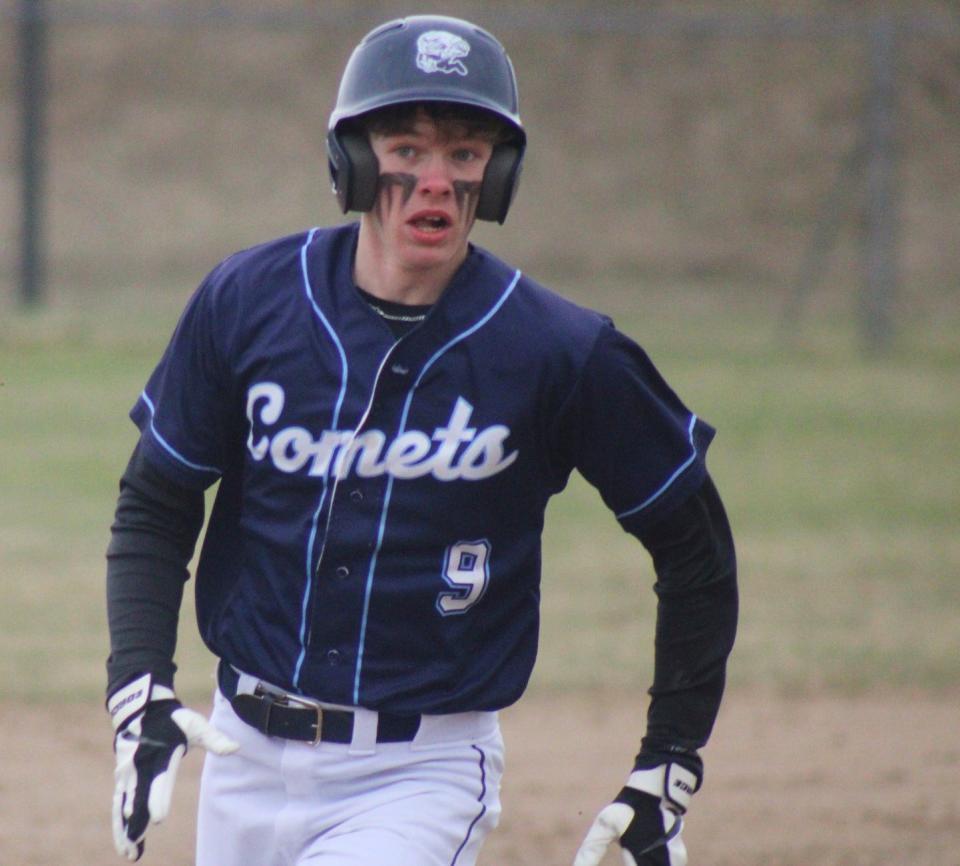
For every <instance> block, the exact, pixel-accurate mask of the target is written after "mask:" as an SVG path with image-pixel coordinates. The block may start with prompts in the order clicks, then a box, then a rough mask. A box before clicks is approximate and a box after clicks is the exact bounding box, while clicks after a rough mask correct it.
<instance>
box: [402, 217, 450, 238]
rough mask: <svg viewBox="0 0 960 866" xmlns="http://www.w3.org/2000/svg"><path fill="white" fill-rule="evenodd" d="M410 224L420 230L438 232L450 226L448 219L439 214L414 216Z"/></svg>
mask: <svg viewBox="0 0 960 866" xmlns="http://www.w3.org/2000/svg"><path fill="white" fill-rule="evenodd" d="M410 224H411V225H412V226H413V227H414V228H415V229H417V231H421V232H428V233H429V232H439V231H443V230H444V229H445V228H449V227H450V219H449V218H448V217H446V216H442V215H440V214H437V215H430V216H420V217H415V218H414V219H412V220H410Z"/></svg>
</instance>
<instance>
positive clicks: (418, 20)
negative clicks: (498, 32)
mask: <svg viewBox="0 0 960 866" xmlns="http://www.w3.org/2000/svg"><path fill="white" fill-rule="evenodd" d="M416 102H444V103H453V104H457V105H464V106H469V107H472V108H477V109H481V110H482V111H485V112H488V113H490V114H492V115H494V116H495V117H497V118H499V119H500V120H501V121H502V122H503V123H504V124H505V125H506V127H507V129H508V130H509V131H510V133H511V134H510V136H509V138H508V140H507V141H506V142H503V143H500V144H497V145H496V146H495V147H494V150H493V155H492V156H491V158H490V162H489V163H488V164H487V167H486V170H485V172H484V176H483V184H482V186H481V189H480V200H479V202H478V204H477V217H478V219H483V220H495V221H497V222H499V223H502V222H503V221H504V219H506V216H507V211H508V210H509V209H510V203H511V202H512V201H513V196H514V193H515V192H516V188H517V183H518V181H519V179H520V168H521V165H522V163H523V153H524V150H525V148H526V133H525V132H524V131H523V125H522V124H521V122H520V114H519V110H518V101H517V79H516V76H515V74H514V71H513V64H512V63H511V62H510V58H509V57H508V56H507V52H506V51H505V50H504V48H503V46H502V45H501V44H500V43H499V42H498V41H497V39H496V38H495V37H494V36H492V35H491V34H490V33H488V32H487V31H486V30H483V29H481V28H480V27H477V26H476V25H474V24H470V23H469V22H467V21H462V20H460V19H458V18H448V17H445V16H441V15H415V16H411V17H408V18H401V19H398V20H396V21H390V22H389V23H387V24H383V25H381V26H380V27H377V28H376V29H375V30H373V31H371V32H370V33H368V34H367V35H366V36H365V37H364V38H363V41H362V42H361V43H360V44H359V45H358V46H357V47H356V49H354V52H353V54H352V55H351V56H350V59H349V61H347V66H346V68H345V69H344V72H343V78H342V79H341V81H340V91H339V93H338V94H337V104H336V106H335V107H334V109H333V112H332V113H331V115H330V123H329V126H328V131H327V155H328V157H329V161H330V176H331V179H332V180H333V189H334V192H335V193H336V194H337V200H338V201H339V202H340V207H341V208H342V209H343V211H344V213H346V212H347V211H348V210H358V211H366V210H370V209H371V208H372V207H373V205H374V201H375V200H376V194H377V180H378V177H379V171H380V169H379V165H378V163H377V158H376V156H375V155H374V153H373V149H372V148H371V147H370V142H369V140H368V139H367V136H366V135H365V134H364V133H363V132H362V131H360V130H359V129H358V128H357V127H356V125H355V124H352V123H351V121H353V120H355V119H356V118H358V117H360V116H361V115H364V114H367V113H368V112H371V111H376V110H377V109H380V108H386V107H388V106H394V105H402V104H405V103H416Z"/></svg>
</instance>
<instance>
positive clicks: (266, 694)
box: [217, 661, 420, 744]
mask: <svg viewBox="0 0 960 866" xmlns="http://www.w3.org/2000/svg"><path fill="white" fill-rule="evenodd" d="M239 682H240V675H239V674H238V673H237V671H236V670H235V669H234V668H233V667H232V666H231V665H229V664H227V663H226V662H224V661H221V662H220V664H219V665H218V667H217V683H218V685H219V686H220V691H221V692H222V693H223V696H224V697H225V698H227V699H228V700H229V701H230V705H231V706H232V707H233V710H234V712H235V713H236V714H237V715H238V716H239V717H240V718H241V719H242V720H243V721H245V722H246V723H247V724H248V725H250V726H251V727H252V728H256V729H257V730H258V731H260V733H261V734H266V735H267V736H268V737H281V738H283V739H285V740H300V741H302V742H306V743H314V744H316V743H349V742H351V741H352V740H353V713H352V712H350V711H349V710H328V709H324V708H323V707H318V706H316V704H314V703H312V702H310V701H309V700H307V699H303V698H299V697H298V696H297V695H291V694H287V693H280V694H277V693H276V692H271V691H269V690H267V689H265V688H264V687H263V686H262V685H258V686H257V689H256V691H255V692H254V693H253V694H248V693H244V692H241V693H239V694H238V693H237V686H238V684H239ZM377 717H378V718H377V742H378V743H409V742H410V741H411V740H412V739H413V738H414V737H415V736H416V734H417V731H418V730H419V728H420V716H397V715H393V714H392V713H378V714H377Z"/></svg>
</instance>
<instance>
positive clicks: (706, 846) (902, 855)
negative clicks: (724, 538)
mask: <svg viewBox="0 0 960 866" xmlns="http://www.w3.org/2000/svg"><path fill="white" fill-rule="evenodd" d="M636 714H637V707H636V706H629V705H627V704H625V703H624V702H623V701H622V700H621V699H620V696H618V695H615V694H611V693H597V694H592V695H550V694H534V695H528V696H527V697H525V698H524V699H523V700H522V701H521V702H520V703H519V704H518V705H517V706H516V707H514V708H512V709H510V710H509V711H507V712H505V713H504V714H503V727H504V734H505V738H506V742H507V773H506V777H505V782H504V788H503V792H502V797H503V805H504V815H503V819H502V821H501V824H500V827H499V828H498V830H497V831H496V832H495V833H494V834H493V836H492V837H491V838H490V840H489V842H488V843H487V846H486V848H485V851H484V854H483V857H482V859H481V863H482V866H549V864H557V866H561V864H569V863H570V862H571V860H572V857H573V853H574V851H575V849H576V846H577V844H578V841H579V838H580V836H581V835H582V833H583V832H584V831H585V829H586V828H587V826H588V825H589V823H590V821H591V820H592V817H593V815H594V813H595V812H596V810H597V809H599V808H600V807H601V806H603V805H604V804H605V803H606V801H607V800H608V799H609V798H610V797H611V796H612V795H613V794H614V793H615V792H616V790H618V789H619V786H620V785H621V783H622V781H623V779H624V777H625V774H626V772H627V770H628V768H629V767H628V765H629V763H630V758H631V756H632V754H633V751H634V750H635V746H636V740H637V734H636V731H637V730H638V728H639V723H638V719H637V718H636ZM0 733H2V736H0V864H2V866H53V864H57V866H93V864H111V863H119V862H123V861H121V860H119V858H117V857H116V855H115V854H114V853H113V849H112V846H111V842H110V827H109V808H110V797H111V788H112V781H111V776H112V769H113V768H112V757H111V754H110V747H109V742H110V734H109V725H108V723H107V720H106V718H105V715H104V714H103V711H102V710H101V708H100V707H98V706H89V705H70V706H60V707H54V706H48V705H15V704H12V703H3V702H0ZM958 733H960V696H958V695H956V694H951V695H938V696H930V695H911V694H903V693H895V694H890V695H883V696H880V695H871V696H864V697H857V698H839V697H824V696H814V697H802V698H800V697H796V698H789V699H784V698H779V697H772V696H770V695H764V696H761V695H755V694H736V693H734V694H730V695H728V698H727V700H726V703H725V706H724V709H723V711H722V713H721V716H720V719H719V721H718V724H717V728H716V731H715V733H714V737H713V739H712V741H711V743H710V745H709V746H708V747H707V749H706V750H705V752H704V757H705V760H706V763H707V772H708V775H707V781H706V784H705V786H704V788H703V789H702V791H701V792H700V793H699V794H698V795H697V796H696V798H695V799H694V803H693V806H692V810H691V814H690V816H689V818H688V822H687V829H686V831H685V834H684V835H685V839H686V841H687V846H688V848H689V850H690V866H834V864H835V866H841V864H842V866H893V864H905V866H934V864H936V866H960V738H958ZM200 764H201V761H200V758H199V755H190V756H188V757H187V759H186V760H185V762H184V765H183V768H182V770H181V778H180V780H179V783H178V787H177V793H176V802H175V804H174V812H173V815H172V816H171V818H170V820H169V821H168V822H166V823H165V824H164V825H161V826H159V827H156V828H153V829H152V830H151V833H150V835H149V836H148V845H147V852H146V854H145V855H144V857H143V859H142V860H141V863H142V864H144V866H150V864H164V866H180V864H183V866H186V864H189V863H191V862H192V853H191V852H192V848H193V815H192V812H193V809H194V807H195V803H196V788H197V777H198V775H199V770H200ZM619 863H620V859H619V856H616V857H615V856H608V858H607V859H606V860H605V864H610V866H614V864H619ZM251 866H256V864H251ZM371 866H373V864H371ZM377 866H380V864H377ZM387 866H388V864H387Z"/></svg>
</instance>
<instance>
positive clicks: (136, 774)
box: [107, 674, 239, 860]
mask: <svg viewBox="0 0 960 866" xmlns="http://www.w3.org/2000/svg"><path fill="white" fill-rule="evenodd" d="M107 710H108V711H109V712H110V716H111V718H112V720H113V729H114V738H113V749H114V752H116V757H117V768H116V771H115V772H114V780H115V783H116V786H115V788H114V792H113V843H114V845H115V847H116V849H117V853H118V854H120V855H121V856H122V857H126V858H127V859H128V860H139V859H140V856H141V855H142V854H143V848H144V841H143V839H144V836H145V835H146V833H147V826H148V825H149V824H159V823H160V822H161V821H162V820H163V819H164V818H166V817H167V815H168V814H169V813H170V799H171V796H172V795H173V784H174V782H175V781H176V777H177V770H178V769H179V768H180V761H181V759H182V758H183V756H184V754H185V753H186V751H187V749H188V748H189V747H190V746H202V747H203V748H204V749H207V750H208V751H210V752H213V753H214V754H217V755H228V754H230V753H231V752H235V751H236V750H237V749H238V748H239V746H238V745H237V743H235V742H234V741H233V740H231V739H230V738H229V737H227V736H226V735H224V734H222V733H220V731H218V730H217V729H216V728H214V727H213V726H212V725H211V724H210V723H209V722H208V721H207V720H206V719H205V718H204V717H203V716H202V715H200V713H197V712H194V711H193V710H188V709H186V708H185V707H184V706H183V705H182V704H181V703H180V701H178V700H177V699H176V697H175V696H174V693H173V690H172V689H169V688H167V687H166V686H161V685H158V684H155V683H154V682H153V679H152V677H151V675H150V674H144V675H143V676H141V677H138V678H137V679H135V680H134V681H133V682H132V683H129V684H128V685H126V686H124V687H123V688H122V689H119V690H117V691H116V692H114V693H113V694H112V695H110V698H109V699H108V701H107Z"/></svg>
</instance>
